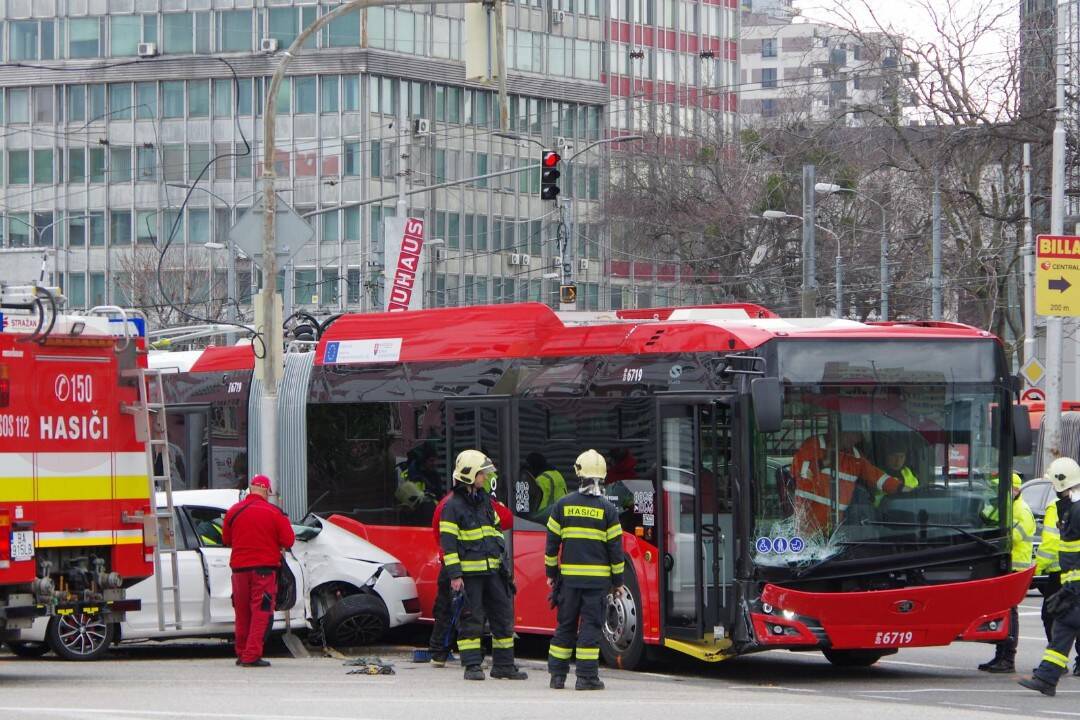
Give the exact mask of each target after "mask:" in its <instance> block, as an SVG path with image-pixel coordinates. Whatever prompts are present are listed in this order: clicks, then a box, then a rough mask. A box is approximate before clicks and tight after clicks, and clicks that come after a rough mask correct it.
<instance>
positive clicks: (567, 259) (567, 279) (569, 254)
mask: <svg viewBox="0 0 1080 720" xmlns="http://www.w3.org/2000/svg"><path fill="white" fill-rule="evenodd" d="M569 164H570V163H569V161H568V162H567V165H568V166H569ZM567 170H569V167H567ZM566 174H567V175H568V176H570V180H571V181H573V179H574V178H573V175H571V174H570V173H569V172H567V173H566ZM570 187H571V190H573V185H571V186H570ZM559 211H560V212H561V213H562V226H563V232H564V233H566V238H565V246H564V247H563V279H562V282H563V285H571V286H572V285H574V270H575V268H574V264H575V263H576V262H577V260H576V258H575V254H574V203H573V200H570V199H569V198H566V199H564V200H562V201H561V202H560V203H559ZM559 309H560V310H564V311H566V310H577V298H576V297H575V298H574V302H572V303H564V302H560V303H559Z"/></svg>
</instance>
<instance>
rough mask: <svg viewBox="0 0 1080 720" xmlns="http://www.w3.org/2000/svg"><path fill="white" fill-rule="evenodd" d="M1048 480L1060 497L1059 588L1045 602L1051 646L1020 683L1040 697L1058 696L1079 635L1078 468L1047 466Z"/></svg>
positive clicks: (1065, 463)
mask: <svg viewBox="0 0 1080 720" xmlns="http://www.w3.org/2000/svg"><path fill="white" fill-rule="evenodd" d="M1046 479H1047V480H1049V481H1050V482H1051V483H1052V484H1053V486H1054V490H1055V491H1056V492H1057V493H1058V497H1059V498H1060V499H1059V500H1058V503H1057V511H1058V528H1059V529H1060V531H1061V542H1060V544H1059V545H1058V560H1059V562H1060V564H1061V589H1060V590H1058V591H1057V592H1056V593H1055V594H1054V595H1052V596H1051V597H1049V598H1047V599H1046V610H1047V613H1048V614H1049V615H1051V616H1053V619H1054V627H1053V631H1052V634H1051V639H1050V645H1048V646H1047V648H1046V651H1045V652H1044V653H1043V657H1042V662H1041V663H1039V667H1037V668H1035V672H1034V674H1033V675H1032V676H1031V677H1030V678H1024V679H1023V680H1021V681H1020V684H1021V685H1023V686H1024V687H1026V688H1030V689H1032V690H1038V691H1039V692H1041V693H1042V694H1043V695H1050V696H1053V695H1055V694H1056V693H1057V684H1058V680H1059V679H1060V678H1061V676H1062V675H1064V674H1065V673H1066V672H1068V670H1069V650H1070V649H1071V648H1072V646H1073V644H1074V642H1075V641H1076V639H1077V637H1078V636H1080V465H1078V464H1077V462H1076V461H1075V460H1073V459H1072V458H1068V457H1061V458H1058V459H1057V460H1055V461H1054V462H1052V463H1050V467H1048V468H1047V469H1046Z"/></svg>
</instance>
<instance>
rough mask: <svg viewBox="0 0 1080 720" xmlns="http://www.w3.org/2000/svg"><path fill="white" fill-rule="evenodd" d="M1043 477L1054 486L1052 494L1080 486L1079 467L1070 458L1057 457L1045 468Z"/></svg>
mask: <svg viewBox="0 0 1080 720" xmlns="http://www.w3.org/2000/svg"><path fill="white" fill-rule="evenodd" d="M1044 477H1045V478H1046V479H1047V480H1049V481H1050V484H1052V485H1053V486H1054V492H1059V493H1063V492H1065V491H1066V490H1071V489H1072V488H1074V487H1076V486H1078V485H1080V465H1078V464H1077V463H1076V461H1075V460H1073V459H1072V458H1070V457H1059V458H1058V459H1057V460H1055V461H1054V462H1052V463H1050V467H1048V468H1046V474H1045V475H1044Z"/></svg>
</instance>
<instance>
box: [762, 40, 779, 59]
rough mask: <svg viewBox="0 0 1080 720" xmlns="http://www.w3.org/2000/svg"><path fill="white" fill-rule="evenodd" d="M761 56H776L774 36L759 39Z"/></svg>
mask: <svg viewBox="0 0 1080 720" xmlns="http://www.w3.org/2000/svg"><path fill="white" fill-rule="evenodd" d="M761 57H763V58H774V57H776V38H762V39H761Z"/></svg>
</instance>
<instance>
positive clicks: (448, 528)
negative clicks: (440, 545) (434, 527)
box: [439, 520, 461, 537]
mask: <svg viewBox="0 0 1080 720" xmlns="http://www.w3.org/2000/svg"><path fill="white" fill-rule="evenodd" d="M439 532H440V533H446V534H447V535H453V536H454V537H460V535H461V529H460V528H458V524H457V523H455V522H449V521H447V520H440V521H439Z"/></svg>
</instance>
